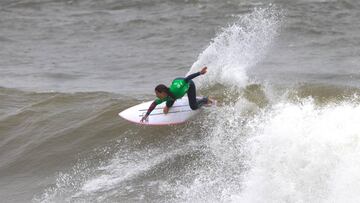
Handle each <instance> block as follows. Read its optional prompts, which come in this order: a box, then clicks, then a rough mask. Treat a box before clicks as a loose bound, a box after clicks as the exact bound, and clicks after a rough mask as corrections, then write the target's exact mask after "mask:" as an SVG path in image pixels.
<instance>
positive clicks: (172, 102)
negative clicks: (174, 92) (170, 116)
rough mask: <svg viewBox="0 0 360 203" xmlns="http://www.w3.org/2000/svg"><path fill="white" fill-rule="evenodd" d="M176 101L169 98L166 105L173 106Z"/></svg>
mask: <svg viewBox="0 0 360 203" xmlns="http://www.w3.org/2000/svg"><path fill="white" fill-rule="evenodd" d="M174 102H175V100H168V101H167V102H166V106H167V107H169V108H170V107H172V105H173V104H174Z"/></svg>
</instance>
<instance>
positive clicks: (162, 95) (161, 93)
mask: <svg viewBox="0 0 360 203" xmlns="http://www.w3.org/2000/svg"><path fill="white" fill-rule="evenodd" d="M155 94H156V96H157V97H158V98H159V99H164V98H165V97H167V96H168V95H167V94H166V92H158V91H155Z"/></svg>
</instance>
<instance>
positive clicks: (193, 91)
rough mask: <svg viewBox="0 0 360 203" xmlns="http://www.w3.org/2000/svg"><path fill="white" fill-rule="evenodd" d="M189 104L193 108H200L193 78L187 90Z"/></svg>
mask: <svg viewBox="0 0 360 203" xmlns="http://www.w3.org/2000/svg"><path fill="white" fill-rule="evenodd" d="M187 95H188V99H189V105H190V108H191V109H192V110H196V109H198V108H199V106H198V103H197V101H196V87H195V84H194V82H193V81H192V80H190V81H189V89H188V91H187Z"/></svg>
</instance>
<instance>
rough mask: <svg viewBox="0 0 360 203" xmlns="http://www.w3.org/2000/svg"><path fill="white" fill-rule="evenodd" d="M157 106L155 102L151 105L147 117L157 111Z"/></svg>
mask: <svg viewBox="0 0 360 203" xmlns="http://www.w3.org/2000/svg"><path fill="white" fill-rule="evenodd" d="M156 105H157V104H156V102H155V101H154V102H153V103H152V104H151V105H150V107H149V109H148V110H147V112H146V115H147V116H148V115H150V113H151V112H152V111H153V110H154V109H155V107H156Z"/></svg>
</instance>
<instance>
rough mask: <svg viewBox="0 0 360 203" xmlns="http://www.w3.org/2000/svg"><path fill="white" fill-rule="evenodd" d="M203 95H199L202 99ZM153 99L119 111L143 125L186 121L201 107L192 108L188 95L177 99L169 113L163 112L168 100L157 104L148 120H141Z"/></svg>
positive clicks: (121, 114)
mask: <svg viewBox="0 0 360 203" xmlns="http://www.w3.org/2000/svg"><path fill="white" fill-rule="evenodd" d="M200 98H201V97H198V99H200ZM152 102H153V101H149V102H144V103H141V104H138V105H136V106H133V107H130V108H128V109H125V110H124V111H122V112H120V113H119V116H120V117H122V118H124V119H126V120H128V121H130V122H133V123H138V124H142V125H175V124H180V123H184V122H186V121H187V120H189V119H190V118H192V117H193V116H195V115H196V114H198V113H199V112H200V109H197V110H192V109H191V108H190V106H189V100H188V98H187V97H183V98H181V99H177V100H176V101H175V103H174V104H173V106H172V107H171V108H170V109H169V112H168V113H167V114H164V113H163V109H164V107H165V105H166V102H163V103H161V104H159V105H157V106H156V108H155V109H154V110H153V111H152V112H151V114H150V115H149V116H148V119H147V121H145V122H140V120H141V118H142V117H143V116H144V115H145V114H146V112H147V110H148V108H149V106H150V105H151V103H152Z"/></svg>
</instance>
